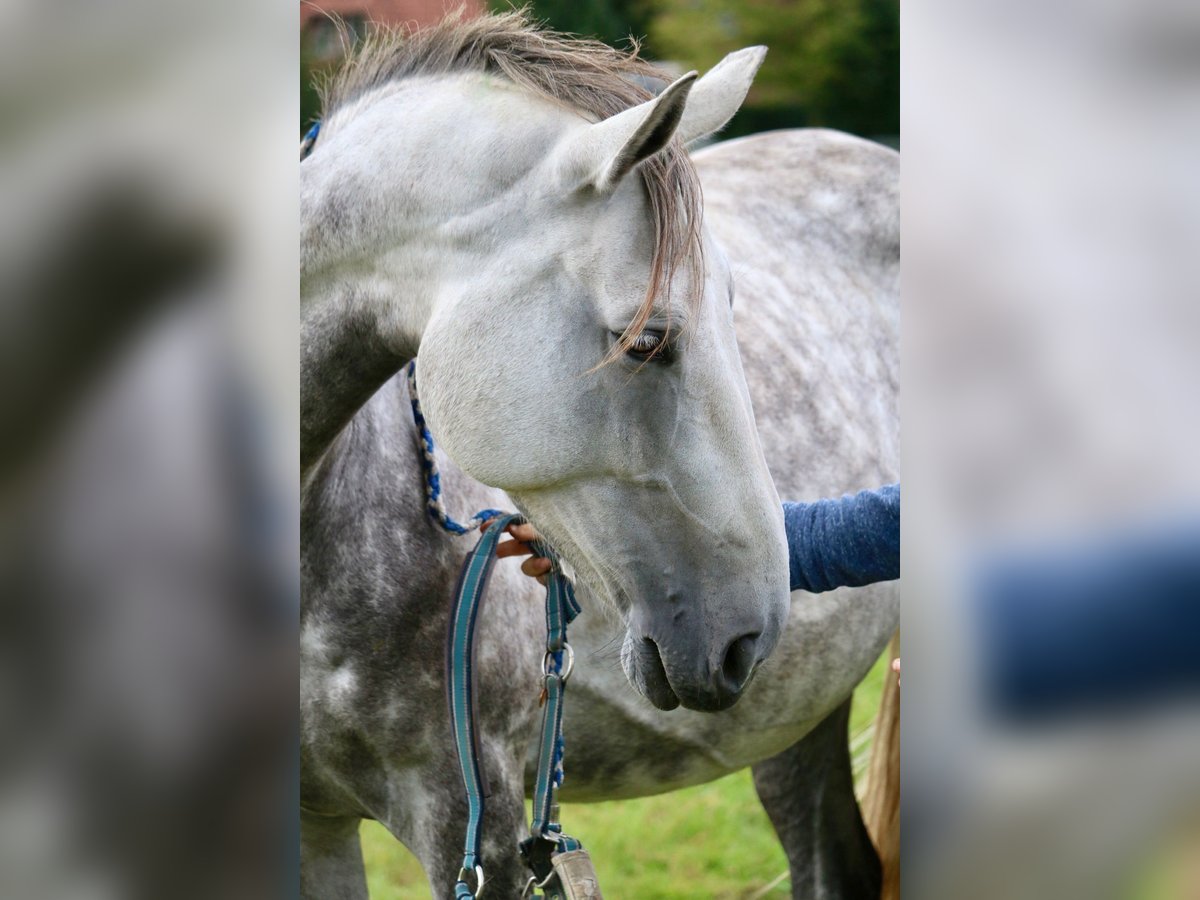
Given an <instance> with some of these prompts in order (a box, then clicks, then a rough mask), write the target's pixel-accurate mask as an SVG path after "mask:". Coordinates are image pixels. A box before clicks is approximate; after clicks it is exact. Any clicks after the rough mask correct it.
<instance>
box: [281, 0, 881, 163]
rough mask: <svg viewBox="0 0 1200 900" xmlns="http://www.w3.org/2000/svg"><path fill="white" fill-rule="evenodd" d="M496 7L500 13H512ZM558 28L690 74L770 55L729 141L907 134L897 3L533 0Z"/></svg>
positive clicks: (304, 100) (307, 67)
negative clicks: (785, 132)
mask: <svg viewBox="0 0 1200 900" xmlns="http://www.w3.org/2000/svg"><path fill="white" fill-rule="evenodd" d="M512 5H513V4H511V3H510V2H508V0H490V6H491V8H492V9H494V10H504V9H509V8H511V7H512ZM528 6H529V7H530V9H531V11H532V14H533V16H534V17H535V18H537V19H539V20H542V21H545V22H547V23H548V24H549V25H550V26H552V27H553V28H555V29H557V30H559V31H565V32H569V33H571V34H579V35H584V36H587V37H595V38H599V39H600V40H602V41H605V42H606V43H609V44H613V45H615V46H625V45H626V43H627V41H628V38H629V37H630V36H631V35H632V36H634V37H637V38H644V39H645V40H644V44H643V55H645V56H646V57H648V58H651V59H659V60H666V61H670V62H673V63H676V64H677V65H679V66H681V67H682V68H683V70H687V69H698V70H700V71H701V72H704V71H707V70H708V69H709V68H711V67H712V66H713V65H715V64H716V63H717V62H718V61H719V60H720V59H721V57H723V56H724V55H725V54H726V53H729V52H731V51H733V50H737V49H740V48H742V47H747V46H750V45H752V44H766V45H767V46H768V47H769V48H770V53H769V54H768V55H767V60H766V62H765V63H764V64H763V68H762V70H761V71H760V72H759V74H758V78H757V79H756V80H755V83H754V88H753V89H752V90H751V92H750V96H749V97H748V98H747V101H746V104H745V106H744V107H743V109H742V111H741V112H740V113H738V115H737V117H736V118H735V119H734V121H733V122H732V123H731V125H730V127H729V128H727V129H726V130H725V132H724V133H723V135H722V136H723V137H736V136H738V135H742V134H749V133H751V132H755V131H763V130H766V129H770V128H794V127H813V126H822V127H827V128H837V129H841V130H843V131H849V132H851V133H853V134H860V135H864V136H867V137H874V138H881V137H882V138H885V139H886V138H889V137H894V136H897V135H898V134H899V132H900V5H899V2H898V0H588V2H580V0H534V2H532V3H529V4H528ZM313 71H314V66H313V64H312V63H311V61H310V59H309V58H308V57H307V54H305V53H303V52H302V53H301V71H300V84H301V91H300V118H301V132H303V131H304V130H306V129H307V127H308V123H310V122H311V121H312V120H313V119H315V118H316V116H317V114H318V111H319V105H318V101H317V97H316V92H315V91H314V90H313V88H312V73H313Z"/></svg>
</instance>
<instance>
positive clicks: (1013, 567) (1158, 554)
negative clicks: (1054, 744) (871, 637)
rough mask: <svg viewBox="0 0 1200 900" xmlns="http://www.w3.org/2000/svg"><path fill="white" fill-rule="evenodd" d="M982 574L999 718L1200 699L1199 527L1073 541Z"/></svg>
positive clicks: (985, 656)
mask: <svg viewBox="0 0 1200 900" xmlns="http://www.w3.org/2000/svg"><path fill="white" fill-rule="evenodd" d="M974 574H975V584H974V587H975V591H974V595H973V601H974V607H975V616H976V622H975V624H976V627H977V628H978V636H979V638H980V647H981V652H980V653H978V654H977V659H978V661H979V663H980V664H981V665H980V672H981V675H982V679H981V686H982V688H983V690H984V692H985V699H986V701H987V704H988V706H989V708H990V710H991V711H992V712H993V713H996V714H998V715H1000V716H1001V717H1004V718H1007V719H1012V720H1017V719H1041V718H1049V717H1053V716H1057V715H1063V714H1068V713H1071V712H1076V713H1081V712H1085V711H1088V712H1096V711H1100V710H1102V709H1109V708H1113V707H1116V708H1118V709H1119V708H1131V707H1134V706H1136V705H1140V704H1145V703H1147V702H1154V701H1163V702H1167V701H1171V700H1174V701H1179V700H1185V699H1186V700H1194V698H1195V697H1196V696H1197V695H1198V694H1200V653H1197V652H1196V640H1197V636H1198V635H1200V522H1195V521H1184V522H1179V523H1177V524H1170V525H1161V526H1158V527H1157V528H1154V529H1140V530H1138V531H1128V532H1126V533H1124V534H1120V533H1118V534H1109V535H1105V536H1101V537H1099V538H1096V537H1093V538H1091V539H1090V540H1080V539H1078V538H1076V539H1075V540H1074V541H1073V542H1071V543H1068V542H1067V541H1066V540H1065V539H1063V540H1061V541H1060V542H1059V543H1058V544H1057V545H1055V544H1049V545H1046V546H1042V547H1040V548H1039V549H1038V550H1037V551H1035V552H1025V553H1011V552H1010V553H1009V554H1007V555H996V556H994V557H992V558H991V559H988V560H984V561H983V562H981V563H980V564H978V565H977V566H976V568H975V573H974Z"/></svg>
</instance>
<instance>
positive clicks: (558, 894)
mask: <svg viewBox="0 0 1200 900" xmlns="http://www.w3.org/2000/svg"><path fill="white" fill-rule="evenodd" d="M408 390H409V397H410V398H411V401H412V410H413V419H414V420H415V422H416V424H417V431H418V434H419V440H420V449H421V466H422V470H423V472H424V482H425V497H426V507H427V509H428V511H429V514H430V516H432V517H433V520H434V522H436V523H437V524H438V525H439V526H441V527H442V528H443V529H445V530H446V531H448V532H450V533H451V534H466V533H467V532H468V531H472V530H474V529H475V528H478V527H479V526H480V525H481V524H483V523H484V522H486V521H488V520H491V519H495V521H494V522H493V523H492V526H491V527H490V528H488V530H487V531H485V532H484V533H483V535H482V536H481V537H480V538H479V542H478V543H477V544H476V545H475V547H474V549H473V550H471V552H470V553H468V554H467V558H466V560H465V561H464V562H463V568H462V572H461V574H460V575H459V581H458V588H457V590H456V591H455V600H454V607H453V612H452V615H451V619H450V633H449V635H448V641H447V654H446V667H447V680H448V682H449V684H450V698H449V699H450V720H451V724H452V726H453V730H454V744H455V749H456V751H457V755H458V764H459V770H460V772H461V773H462V777H463V785H464V787H465V788H466V794H467V831H466V838H465V841H464V848H463V861H462V865H461V867H460V868H459V872H458V879H457V881H456V883H455V885H454V896H455V900H471V898H475V897H478V896H480V894H481V893H482V891H483V885H484V883H485V881H486V878H485V875H484V870H483V860H482V856H481V853H480V844H481V842H482V822H483V813H484V808H485V798H486V796H487V793H488V790H487V787H486V784H485V781H484V776H483V769H482V767H481V765H480V762H479V760H480V746H479V732H478V729H477V728H476V719H477V716H476V700H477V698H476V696H475V683H474V682H475V678H474V675H475V623H476V619H477V617H478V612H479V607H480V604H481V603H482V601H483V595H484V592H485V590H486V589H487V583H488V579H489V577H490V576H491V572H492V567H493V566H494V565H495V562H496V547H497V545H498V544H499V542H500V538H501V537H502V536H503V534H504V532H505V530H506V529H507V528H508V526H509V525H514V524H521V523H524V522H525V521H526V519H525V517H524V516H522V515H520V514H518V513H505V512H501V511H499V510H495V509H485V510H481V511H480V512H478V513H476V514H475V515H474V516H472V517H471V518H470V519H468V520H467V522H466V524H465V525H464V524H459V523H458V522H456V521H455V520H454V519H452V518H451V517H450V515H449V513H447V511H446V506H445V503H444V501H443V500H442V482H441V474H440V472H439V471H438V466H437V460H436V458H435V455H434V443H433V435H432V434H431V433H430V431H429V426H428V425H427V424H426V423H425V416H424V414H423V413H422V412H421V403H420V400H419V398H418V395H417V364H416V360H413V361H412V362H410V363H409V365H408ZM533 550H534V553H536V554H537V555H538V556H544V557H546V558H547V559H549V560H550V561H551V564H552V568H551V571H550V572H549V573H548V577H547V579H546V653H545V656H544V657H543V658H542V694H541V699H540V703H541V705H542V729H541V739H540V743H539V748H538V765H537V776H536V779H535V781H534V795H533V821H532V823H531V825H530V828H529V831H530V837H529V838H527V839H526V840H524V841H522V842H521V845H520V851H521V856H522V858H523V859H524V860H525V863H526V865H528V866H529V868H530V870H531V871H532V872H533V876H532V877H531V878H530V879H529V881H528V882H527V883H526V885H525V890H524V891H523V892H522V896H526V895H528V894H529V892H530V890H531V889H533V888H537V889H540V890H542V891H543V896H544V897H545V898H547V900H576V898H597V900H600V897H601V895H600V890H599V887H598V885H597V882H596V877H595V873H594V871H593V870H592V866H591V860H590V858H589V857H588V855H587V851H586V850H584V849H583V845H582V844H580V843H579V841H577V840H576V839H575V838H572V837H569V836H568V835H565V834H563V832H562V826H561V825H560V824H559V823H558V822H557V821H556V819H557V818H558V804H557V803H556V802H555V797H556V794H557V791H558V788H559V787H560V786H561V785H562V782H563V749H564V745H563V735H562V717H563V711H562V701H563V691H564V689H565V687H566V684H567V679H568V678H569V677H570V675H571V670H572V668H573V667H574V663H575V657H574V652H573V651H572V650H571V645H570V644H569V643H567V626H568V625H569V624H570V623H571V621H572V620H574V618H575V617H576V616H577V615H579V611H580V607H579V603H578V602H577V601H576V599H575V592H574V590H573V589H572V587H571V582H570V580H569V579H568V578H567V577H566V575H565V574H563V571H562V566H561V565H560V564H559V560H558V557H557V555H555V553H554V552H553V550H551V548H550V547H549V546H547V545H546V544H545V543H543V542H542V541H540V540H539V541H535V542H534V543H533ZM469 875H473V876H474V880H475V888H474V890H473V891H472V889H471V887H470V885H469V884H468V883H467V877H468V876H469Z"/></svg>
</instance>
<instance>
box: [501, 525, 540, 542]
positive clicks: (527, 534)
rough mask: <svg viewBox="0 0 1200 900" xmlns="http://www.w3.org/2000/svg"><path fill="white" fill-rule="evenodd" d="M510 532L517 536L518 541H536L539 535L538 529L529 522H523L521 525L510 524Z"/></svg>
mask: <svg viewBox="0 0 1200 900" xmlns="http://www.w3.org/2000/svg"><path fill="white" fill-rule="evenodd" d="M508 533H509V534H511V535H512V536H513V537H515V538H516V539H517V540H518V541H523V542H525V543H529V542H530V541H536V540H537V537H538V533H537V530H536V529H534V527H533V526H532V525H530V524H529V523H528V522H522V523H521V524H519V525H517V524H513V525H509V526H508Z"/></svg>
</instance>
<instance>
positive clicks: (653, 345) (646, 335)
mask: <svg viewBox="0 0 1200 900" xmlns="http://www.w3.org/2000/svg"><path fill="white" fill-rule="evenodd" d="M625 354H626V355H627V356H629V357H631V358H633V359H636V360H638V361H640V362H649V361H650V360H653V361H655V362H670V347H669V346H668V345H667V342H666V336H665V335H663V334H662V333H661V332H658V331H643V332H641V333H640V334H639V335H637V337H635V338H634V339H633V340H632V341H631V342H630V344H629V346H628V347H627V348H626V350H625Z"/></svg>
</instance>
